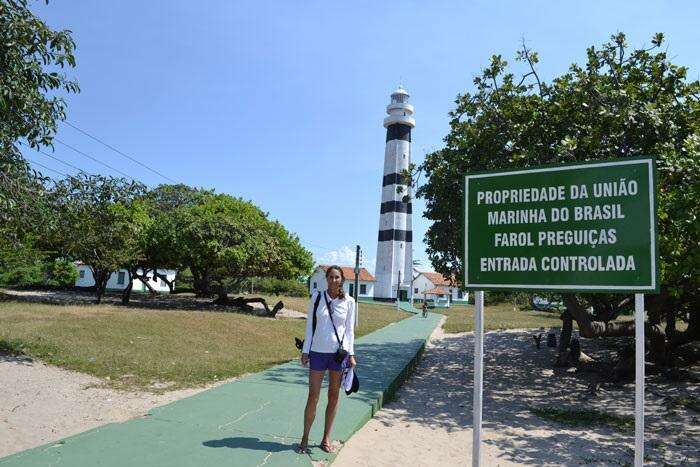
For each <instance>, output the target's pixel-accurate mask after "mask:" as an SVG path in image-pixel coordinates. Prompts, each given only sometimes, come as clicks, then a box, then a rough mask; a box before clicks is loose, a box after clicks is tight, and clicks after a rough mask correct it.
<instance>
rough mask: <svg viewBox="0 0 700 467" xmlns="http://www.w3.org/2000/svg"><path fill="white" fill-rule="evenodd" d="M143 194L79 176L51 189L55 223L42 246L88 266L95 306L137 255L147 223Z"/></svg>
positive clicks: (126, 183)
mask: <svg viewBox="0 0 700 467" xmlns="http://www.w3.org/2000/svg"><path fill="white" fill-rule="evenodd" d="M144 194H145V187H144V186H143V185H142V184H140V183H138V182H134V181H130V180H127V179H124V178H113V177H105V176H102V175H85V174H81V175H80V176H77V177H69V178H67V179H65V180H62V181H59V182H57V183H56V185H55V187H54V189H53V190H52V193H51V195H52V206H53V208H54V209H55V211H56V220H55V224H54V225H53V226H52V228H51V235H50V237H49V239H48V241H49V242H50V244H51V245H52V246H53V247H54V248H55V249H56V250H57V251H59V252H61V254H62V255H64V256H65V257H68V258H70V259H72V260H77V261H82V262H83V263H85V264H87V265H88V266H89V267H90V269H91V271H92V275H93V278H94V280H95V292H96V298H97V303H100V301H101V299H102V295H103V294H104V291H105V287H106V285H107V280H108V279H109V276H110V275H111V274H112V273H113V272H114V271H117V270H118V269H119V268H121V267H123V266H124V265H125V264H130V263H132V262H134V261H136V260H137V259H138V258H139V256H140V255H141V254H142V253H141V245H140V239H141V232H143V231H144V230H146V229H147V228H148V225H149V223H150V218H149V216H148V211H147V209H146V207H145V203H143V201H142V200H141V198H142V197H143V196H144Z"/></svg>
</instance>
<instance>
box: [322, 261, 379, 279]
mask: <svg viewBox="0 0 700 467" xmlns="http://www.w3.org/2000/svg"><path fill="white" fill-rule="evenodd" d="M318 267H319V268H321V269H323V270H324V271H326V270H328V268H329V267H331V265H330V264H321V265H319V266H318ZM340 269H342V270H343V276H345V280H346V281H354V280H355V268H353V267H350V266H340ZM360 280H361V281H368V282H372V281H374V276H373V275H372V274H370V273H369V271H368V270H367V269H365V268H360Z"/></svg>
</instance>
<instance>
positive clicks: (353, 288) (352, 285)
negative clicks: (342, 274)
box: [350, 284, 355, 295]
mask: <svg viewBox="0 0 700 467" xmlns="http://www.w3.org/2000/svg"><path fill="white" fill-rule="evenodd" d="M354 291H355V284H350V295H355V294H354V293H353V292H354Z"/></svg>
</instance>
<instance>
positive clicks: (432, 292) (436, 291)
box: [424, 287, 449, 295]
mask: <svg viewBox="0 0 700 467" xmlns="http://www.w3.org/2000/svg"><path fill="white" fill-rule="evenodd" d="M424 294H425V295H449V294H448V293H447V291H446V290H445V289H443V288H441V287H435V288H434V289H430V290H426V291H425V292H424Z"/></svg>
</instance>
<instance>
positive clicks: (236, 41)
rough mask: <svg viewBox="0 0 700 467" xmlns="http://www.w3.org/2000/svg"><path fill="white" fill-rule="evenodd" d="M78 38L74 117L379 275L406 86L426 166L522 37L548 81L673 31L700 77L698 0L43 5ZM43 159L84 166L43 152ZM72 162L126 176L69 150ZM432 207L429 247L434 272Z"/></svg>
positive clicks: (38, 6)
mask: <svg viewBox="0 0 700 467" xmlns="http://www.w3.org/2000/svg"><path fill="white" fill-rule="evenodd" d="M32 8H33V9H34V10H35V11H36V12H37V13H38V14H39V15H40V16H41V17H42V18H44V19H45V20H46V21H47V22H48V23H49V24H50V25H51V26H52V27H54V28H68V29H71V30H72V31H73V33H74V39H75V41H76V43H77V61H78V65H77V68H76V69H75V70H73V71H71V72H70V74H71V75H72V76H74V77H75V78H76V79H77V80H78V81H79V83H80V85H81V88H82V92H81V93H80V94H78V95H71V96H69V97H68V104H69V109H68V121H70V122H71V123H73V124H75V125H77V126H78V127H80V128H82V129H83V130H86V131H87V132H89V133H91V134H93V135H95V136H97V137H99V138H100V139H102V140H104V141H106V142H108V143H109V144H111V145H113V146H115V147H117V148H118V149H120V150H121V151H123V152H124V153H126V154H128V155H130V156H132V157H134V158H136V159H139V160H141V161H143V162H144V163H145V164H147V165H149V166H151V167H153V168H155V169H156V170H158V171H160V172H162V173H163V174H165V175H166V176H167V177H169V178H171V179H174V180H176V181H178V182H182V183H186V184H188V185H192V186H202V187H207V188H214V189H216V190H217V191H218V192H224V193H229V194H231V195H235V196H240V197H243V198H245V199H248V200H251V201H253V202H254V203H256V204H257V205H258V206H260V207H261V208H262V209H264V210H265V211H268V212H269V213H270V216H271V217H273V218H275V219H279V220H280V221H281V222H282V223H284V224H285V225H286V226H287V228H288V229H290V230H291V231H293V232H296V233H297V234H298V235H299V236H300V237H301V240H302V242H303V243H304V245H305V246H306V247H307V248H309V249H310V250H311V251H312V252H313V254H314V257H315V258H316V260H317V261H321V262H338V263H348V262H349V261H350V258H352V259H353V260H354V246H355V245H356V244H359V245H361V246H362V248H363V249H364V251H365V265H366V266H368V267H369V269H370V270H373V264H374V259H375V256H376V248H377V227H378V222H379V203H380V195H381V179H382V167H383V158H384V137H385V130H384V128H383V127H382V119H383V117H384V115H385V113H384V111H385V106H386V104H387V103H388V100H389V94H390V93H391V91H392V90H394V89H395V88H396V86H397V85H398V84H399V83H401V84H403V86H404V87H405V88H406V89H408V91H409V92H410V94H411V102H412V103H413V104H414V106H415V109H416V114H415V117H416V128H415V129H414V132H413V160H414V162H420V161H422V159H423V156H424V154H425V153H426V152H430V151H431V150H434V149H437V148H439V147H441V144H442V139H443V137H444V136H445V135H446V134H447V132H448V130H449V127H448V117H447V113H448V112H449V111H450V110H451V109H452V108H453V105H454V104H453V103H454V99H455V96H456V95H457V94H458V93H460V92H465V91H468V90H470V89H471V88H472V79H473V77H474V76H475V75H476V74H478V72H479V70H480V69H482V68H483V67H484V66H485V65H486V64H487V63H488V60H489V57H490V56H491V55H492V54H502V55H503V56H504V57H505V58H506V59H508V60H509V61H510V62H513V60H512V58H513V57H514V55H515V51H516V50H517V48H518V46H519V44H520V41H521V40H522V39H523V38H524V39H525V41H526V43H527V44H528V46H529V47H531V48H532V49H534V50H536V51H538V52H539V54H540V61H541V63H540V67H539V70H540V74H541V76H542V77H543V78H544V79H546V80H549V79H551V78H552V77H554V76H557V75H558V74H561V73H563V72H565V71H566V69H567V67H568V65H569V64H570V63H571V62H574V61H576V62H582V61H583V59H584V56H585V49H586V47H588V46H590V45H593V44H596V45H597V44H600V43H602V42H603V41H605V40H606V39H607V38H608V37H609V36H610V35H611V34H613V33H615V32H617V31H623V32H625V33H626V34H627V35H628V38H629V42H630V44H631V45H632V46H643V45H648V44H649V41H650V39H651V37H652V35H653V33H655V32H664V33H665V34H666V37H667V45H668V47H669V54H670V56H671V57H672V58H673V60H674V62H676V63H678V64H683V65H686V66H688V67H689V68H690V74H689V75H690V77H691V78H693V79H697V78H698V73H699V72H700V58H698V54H697V47H698V44H699V43H700V28H699V27H698V23H699V20H700V3H698V2H691V1H688V2H681V1H674V2H671V1H668V2H664V1H654V2H650V1H649V2H647V1H630V2H610V1H607V2H603V1H586V2H555V1H549V2H544V1H512V2H496V1H489V2H487V1H454V2H439V1H432V2H418V1H415V2H408V1H407V2H399V1H395V2H377V1H360V2H343V3H342V4H341V2H327V1H326V2H320V1H304V2H302V1H282V0H279V1H261V0H257V1H249V2H248V1H236V2H232V1H206V2H192V1H179V0H178V1H175V0H171V1H167V2H165V1H160V2H159V1H148V2H143V1H131V0H128V1H127V0H122V1H118V2H114V1H110V2H108V1H87V0H81V1H70V2H69V1H58V0H54V1H51V2H50V3H49V5H48V6H45V5H44V4H43V2H41V3H39V2H37V3H34V4H33V7H32ZM58 136H59V138H61V139H62V140H64V141H65V142H67V143H68V144H71V145H72V146H74V147H76V148H78V149H80V150H82V151H83V152H85V153H87V154H89V155H91V156H93V157H95V158H98V159H100V160H103V161H104V162H107V163H108V164H109V165H112V166H113V167H116V168H118V169H119V170H121V171H123V172H125V173H127V174H129V175H131V176H132V177H133V178H136V179H139V180H141V181H143V182H144V183H146V184H148V185H149V186H155V185H157V184H159V183H164V182H166V180H164V179H162V178H161V177H159V176H158V175H156V174H154V173H151V172H149V171H147V170H146V169H144V168H142V167H140V166H139V165H137V164H135V163H133V162H131V161H129V160H127V159H126V158H123V157H121V156H119V155H118V154H115V153H114V152H111V151H109V150H108V149H107V148H105V147H104V146H101V145H100V144H98V143H96V142H94V141H92V140H90V139H88V138H87V137H85V136H84V135H81V134H80V133H78V132H77V131H75V130H74V129H72V128H70V127H68V126H65V125H61V126H60V129H59V134H58ZM28 155H29V156H30V157H31V159H32V160H35V161H37V162H40V163H41V164H44V165H46V166H48V167H52V168H54V169H57V170H60V171H62V172H65V173H71V172H74V171H71V170H70V169H68V168H66V167H65V166H62V165H61V164H59V163H58V162H55V161H53V160H51V159H49V158H46V157H45V156H43V155H39V154H28ZM54 155H55V156H56V157H59V158H61V159H63V160H65V161H67V162H69V163H71V164H74V165H76V166H78V167H81V168H83V169H84V170H86V171H88V172H92V173H98V172H99V173H104V174H112V175H118V174H116V173H114V172H113V171H111V170H109V169H107V168H105V167H103V166H100V165H99V164H97V163H95V162H93V161H91V160H89V159H87V158H85V157H84V156H81V155H79V154H77V153H75V152H72V151H71V150H69V149H68V148H66V147H63V146H61V145H56V152H55V153H54ZM423 208H424V203H423V202H422V201H421V200H416V201H415V203H414V211H413V212H414V220H413V222H414V257H415V258H417V259H419V260H421V261H422V264H423V266H422V268H423V269H431V266H430V264H429V262H428V261H427V256H426V254H425V251H424V249H425V248H424V247H425V245H424V244H423V241H422V239H423V237H424V234H425V232H426V230H427V228H428V222H427V221H426V220H425V219H422V217H421V213H422V211H423Z"/></svg>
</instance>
